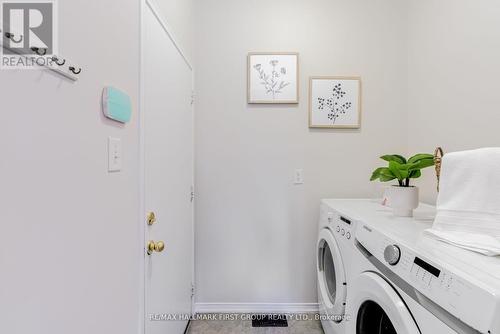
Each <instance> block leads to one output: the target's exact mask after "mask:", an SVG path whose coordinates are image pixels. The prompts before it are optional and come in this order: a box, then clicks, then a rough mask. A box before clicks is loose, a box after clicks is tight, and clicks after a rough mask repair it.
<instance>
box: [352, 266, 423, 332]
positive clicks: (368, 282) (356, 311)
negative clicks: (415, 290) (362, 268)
mask: <svg viewBox="0 0 500 334" xmlns="http://www.w3.org/2000/svg"><path fill="white" fill-rule="evenodd" d="M351 289H353V290H354V297H353V302H352V306H353V308H352V310H353V314H352V315H353V316H354V317H355V320H356V321H351V324H353V323H355V326H354V328H351V329H350V330H349V331H348V333H349V334H354V333H356V334H420V330H419V329H418V327H417V325H416V324H415V320H414V319H413V317H412V315H411V313H410V311H409V310H408V308H407V307H406V304H405V303H404V302H403V300H402V299H401V297H400V296H399V295H398V293H397V292H396V291H395V290H394V288H393V287H392V286H391V285H390V284H389V283H388V282H387V281H386V280H385V279H383V278H382V277H381V276H379V275H378V274H376V273H373V272H364V273H362V274H361V275H360V276H359V277H358V278H357V279H356V281H355V283H354V286H353V287H351ZM353 320H354V319H353Z"/></svg>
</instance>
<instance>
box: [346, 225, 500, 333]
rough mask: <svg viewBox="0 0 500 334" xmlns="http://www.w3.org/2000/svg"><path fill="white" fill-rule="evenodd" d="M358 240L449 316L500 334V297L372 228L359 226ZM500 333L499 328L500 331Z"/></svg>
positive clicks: (478, 328) (481, 329)
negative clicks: (499, 314)
mask: <svg viewBox="0 0 500 334" xmlns="http://www.w3.org/2000/svg"><path fill="white" fill-rule="evenodd" d="M355 233H356V240H357V241H358V242H359V243H360V244H361V245H362V246H363V247H364V248H365V249H366V250H367V251H368V252H370V253H371V254H372V255H373V256H374V257H376V258H377V260H378V261H380V262H381V263H382V264H384V265H385V266H386V267H387V268H388V269H389V270H391V271H392V272H394V273H395V274H396V275H398V276H399V277H400V278H401V279H403V280H404V281H406V282H407V283H409V284H410V285H411V286H412V287H413V288H415V289H416V290H418V291H419V292H420V293H422V294H423V295H425V296H426V297H427V298H429V299H430V300H431V301H433V302H434V303H436V304H437V305H439V306H440V307H442V308H444V309H445V310H446V311H448V312H449V313H450V314H452V315H453V316H455V317H456V318H458V319H461V320H462V321H463V322H465V323H467V324H469V325H470V326H472V327H473V328H475V329H477V330H479V331H480V332H483V333H498V331H493V330H492V329H493V328H494V327H495V325H497V324H496V323H497V321H496V320H495V317H496V316H495V312H497V311H498V308H499V303H500V301H499V300H498V297H497V296H495V294H494V293H491V292H488V291H487V290H485V289H482V288H480V287H478V286H476V285H475V284H472V283H471V281H470V280H467V279H464V278H462V277H461V276H460V275H458V274H457V273H452V272H450V271H449V270H446V269H444V268H443V266H440V265H438V264H436V263H435V262H434V261H432V260H430V259H428V258H425V257H424V256H422V255H421V254H416V252H415V251H414V250H412V249H410V248H409V247H406V246H405V245H402V244H401V243H400V242H397V241H395V240H392V239H391V238H389V237H388V236H386V235H385V234H382V233H380V232H378V231H377V230H375V229H374V228H373V227H371V226H368V225H365V224H363V223H359V226H358V228H357V229H356V232H355ZM499 330H500V329H499Z"/></svg>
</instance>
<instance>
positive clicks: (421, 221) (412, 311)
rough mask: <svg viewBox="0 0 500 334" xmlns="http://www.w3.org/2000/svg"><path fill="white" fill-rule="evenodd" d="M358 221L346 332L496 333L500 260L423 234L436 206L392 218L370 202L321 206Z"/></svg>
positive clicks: (498, 328) (499, 326) (499, 309)
mask: <svg viewBox="0 0 500 334" xmlns="http://www.w3.org/2000/svg"><path fill="white" fill-rule="evenodd" d="M323 203H324V204H325V205H327V206H328V207H329V208H330V209H331V210H332V211H335V212H337V213H338V214H339V215H346V216H349V217H350V219H351V220H352V222H355V225H356V229H355V230H354V231H353V233H354V235H353V236H351V239H354V242H353V243H352V245H353V249H354V250H355V251H353V252H351V253H350V256H351V258H350V262H349V270H348V275H347V277H348V281H347V289H348V292H349V293H348V298H347V299H346V311H345V312H346V314H349V315H350V316H351V320H350V321H347V322H346V323H345V327H344V329H345V333H346V334H395V333H396V334H436V333H439V334H451V333H460V334H468V333H485V334H500V317H498V314H500V259H498V258H488V257H485V256H482V255H479V254H475V253H472V252H468V251H464V250H462V249H458V248H455V247H453V246H450V245H447V244H444V243H440V242H438V241H435V240H432V239H429V238H428V237H425V236H423V234H422V232H423V231H424V230H425V229H426V228H428V227H430V225H431V223H432V220H433V215H434V208H432V207H430V206H425V205H422V206H421V207H420V208H419V210H417V211H416V212H415V215H416V216H415V218H396V217H394V216H393V215H392V213H391V211H390V210H387V209H386V208H384V207H383V206H381V205H379V204H377V203H374V202H373V201H370V200H324V201H323Z"/></svg>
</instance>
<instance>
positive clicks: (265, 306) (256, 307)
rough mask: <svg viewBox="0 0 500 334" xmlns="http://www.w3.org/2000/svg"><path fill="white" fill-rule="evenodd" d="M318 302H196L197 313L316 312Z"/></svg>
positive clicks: (195, 309)
mask: <svg viewBox="0 0 500 334" xmlns="http://www.w3.org/2000/svg"><path fill="white" fill-rule="evenodd" d="M318 310H319V307H318V303H195V304H194V312H195V313H315V312H318Z"/></svg>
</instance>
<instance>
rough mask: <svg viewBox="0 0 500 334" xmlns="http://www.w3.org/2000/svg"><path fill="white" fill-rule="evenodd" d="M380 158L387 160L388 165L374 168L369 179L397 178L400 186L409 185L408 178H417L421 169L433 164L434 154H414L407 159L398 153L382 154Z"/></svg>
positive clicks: (387, 179)
mask: <svg viewBox="0 0 500 334" xmlns="http://www.w3.org/2000/svg"><path fill="white" fill-rule="evenodd" d="M380 159H382V160H385V161H387V162H389V166H388V167H380V168H377V169H375V170H374V171H373V173H372V177H371V178H370V181H375V180H380V181H381V182H389V181H392V180H398V182H399V186H400V187H409V186H410V179H417V178H419V177H420V176H422V169H424V168H427V167H431V166H434V156H433V155H432V154H427V153H420V154H416V155H414V156H412V157H411V158H409V159H408V160H406V158H405V157H403V156H401V155H399V154H390V155H384V156H381V157H380Z"/></svg>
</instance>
